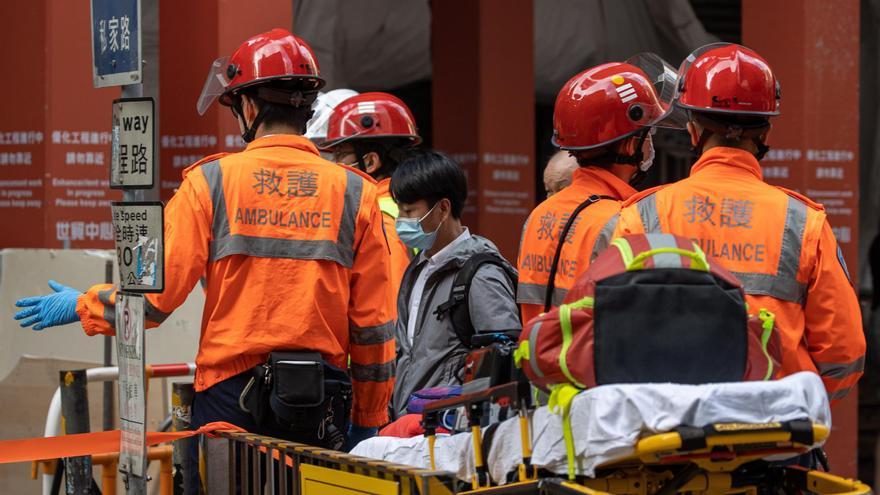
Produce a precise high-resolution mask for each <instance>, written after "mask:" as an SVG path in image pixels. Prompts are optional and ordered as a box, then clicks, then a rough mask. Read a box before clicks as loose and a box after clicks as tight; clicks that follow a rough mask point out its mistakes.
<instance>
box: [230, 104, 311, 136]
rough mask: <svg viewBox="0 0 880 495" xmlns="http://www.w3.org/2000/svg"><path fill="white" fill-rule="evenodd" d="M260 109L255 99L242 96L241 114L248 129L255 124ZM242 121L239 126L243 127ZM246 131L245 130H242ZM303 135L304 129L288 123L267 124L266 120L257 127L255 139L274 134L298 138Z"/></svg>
mask: <svg viewBox="0 0 880 495" xmlns="http://www.w3.org/2000/svg"><path fill="white" fill-rule="evenodd" d="M259 111H260V109H259V107H257V105H256V103H255V102H254V100H253V99H251V98H250V97H249V96H247V95H242V97H241V112H242V116H243V117H244V121H245V122H247V124H248V127H250V125H251V124H252V123H253V121H254V119H255V118H257V114H258V113H259ZM241 124H242V122H241V119H239V125H241ZM242 131H244V129H242ZM302 133H303V131H302V129H300V128H299V127H297V126H295V125H293V124H290V123H286V122H272V123H267V122H266V121H265V120H263V122H261V123H260V125H259V126H258V127H257V132H256V133H255V134H254V139H259V138H261V137H264V136H270V135H273V134H293V135H296V136H301V135H302Z"/></svg>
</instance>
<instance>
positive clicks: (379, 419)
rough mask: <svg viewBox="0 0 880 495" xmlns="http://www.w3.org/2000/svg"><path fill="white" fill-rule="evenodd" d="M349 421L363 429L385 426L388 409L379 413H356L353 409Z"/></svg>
mask: <svg viewBox="0 0 880 495" xmlns="http://www.w3.org/2000/svg"><path fill="white" fill-rule="evenodd" d="M351 421H352V423H354V424H356V425H358V426H363V427H365V428H373V427H375V428H378V427H380V426H385V425H386V424H388V409H387V408H386V409H384V410H382V411H380V412H370V411H358V410H357V409H355V410H352V412H351Z"/></svg>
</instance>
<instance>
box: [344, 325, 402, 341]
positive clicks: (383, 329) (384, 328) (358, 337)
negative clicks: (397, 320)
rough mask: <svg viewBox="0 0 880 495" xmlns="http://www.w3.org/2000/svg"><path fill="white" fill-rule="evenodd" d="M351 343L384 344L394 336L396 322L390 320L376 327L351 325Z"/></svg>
mask: <svg viewBox="0 0 880 495" xmlns="http://www.w3.org/2000/svg"><path fill="white" fill-rule="evenodd" d="M348 329H349V334H350V335H351V343H352V344H357V345H372V344H384V343H385V342H388V341H389V340H391V339H393V338H394V323H393V322H390V321H389V322H388V323H383V324H381V325H376V326H374V327H358V326H355V325H349V327H348Z"/></svg>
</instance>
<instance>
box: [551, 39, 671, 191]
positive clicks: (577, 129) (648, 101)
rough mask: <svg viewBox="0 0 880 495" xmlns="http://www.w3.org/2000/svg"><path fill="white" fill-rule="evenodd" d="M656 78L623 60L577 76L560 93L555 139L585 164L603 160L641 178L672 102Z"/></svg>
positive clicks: (630, 178) (622, 174) (617, 171)
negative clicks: (665, 97) (663, 95)
mask: <svg viewBox="0 0 880 495" xmlns="http://www.w3.org/2000/svg"><path fill="white" fill-rule="evenodd" d="M646 55H647V54H646ZM655 57H656V56H655ZM660 74H661V75H662V74H663V73H662V66H661V73H660ZM653 80H654V78H652V77H649V75H648V74H647V73H646V72H645V70H643V69H642V68H641V67H640V66H637V65H633V64H632V63H618V62H614V63H608V64H603V65H600V66H597V67H593V68H591V69H588V70H585V71H583V72H581V73H580V74H578V75H576V76H574V77H573V78H572V79H570V80H569V81H568V82H567V83H566V85H565V86H564V87H563V88H562V90H561V91H560V92H559V95H558V96H557V98H556V106H555V108H554V112H553V144H555V145H556V146H557V147H559V148H560V149H563V150H567V151H569V152H570V153H571V155H572V156H573V157H574V158H575V160H576V161H577V163H578V165H580V166H582V167H585V166H598V167H601V168H604V169H606V170H608V171H610V172H611V173H613V174H614V175H615V176H617V177H618V178H620V179H621V180H624V181H626V182H630V183H635V182H638V181H639V180H640V179H641V178H642V177H643V176H644V175H645V173H646V172H647V171H648V170H649V169H650V168H651V165H652V164H653V161H654V145H653V140H652V138H651V135H652V133H653V128H654V126H656V125H658V124H659V123H660V122H661V121H663V120H664V119H665V118H666V116H667V114H668V108H669V106H668V104H667V103H664V102H662V101H661V100H660V98H659V96H658V91H657V89H656V85H657V84H660V83H655V82H653ZM662 84H664V85H668V84H670V83H669V82H668V81H666V80H664V81H663V82H662Z"/></svg>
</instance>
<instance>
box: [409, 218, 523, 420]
mask: <svg viewBox="0 0 880 495" xmlns="http://www.w3.org/2000/svg"><path fill="white" fill-rule="evenodd" d="M478 253H495V254H498V256H499V257H501V255H500V254H499V253H498V248H496V247H495V245H494V244H492V242H490V241H489V240H488V239H485V238H483V237H480V236H476V235H472V236H471V237H470V238H469V239H466V240H465V241H463V242H462V243H461V244H459V245H458V246H456V248H455V251H453V252H452V253H451V257H450V259H449V261H447V263H446V264H444V265H443V266H441V267H440V268H439V269H438V270H437V271H436V272H434V273H432V274H431V275H430V277H429V278H428V280H427V282H426V283H425V290H424V292H423V293H422V300H421V305H420V307H419V314H418V315H411V314H409V311H410V297H411V295H412V289H413V285H415V282H416V279H417V278H418V275H419V273H420V272H421V270H422V269H424V267H425V265H426V264H427V262H428V259H427V258H425V256H424V255H419V256H417V257H415V258H414V259H413V260H412V262H410V264H409V267H407V269H406V272H405V273H404V275H403V281H402V283H401V286H400V292H399V295H398V297H397V313H398V316H397V325H396V327H395V336H396V338H397V378H396V382H395V384H394V396H393V399H392V411H393V414H394V416H395V417H400V416H401V415H402V414H405V412H406V411H405V410H406V403H407V401H408V400H409V397H410V395H411V394H412V393H413V392H416V391H418V390H421V389H423V388H428V387H437V386H445V385H458V384H459V383H460V381H461V377H460V376H459V375H460V373H461V370H462V369H463V365H464V360H465V358H466V357H467V354H468V349H467V348H466V347H465V346H464V345H463V344H462V343H461V342H460V341H459V339H458V337H457V336H456V334H455V330H454V329H453V328H452V322H451V321H450V318H449V316H448V315H446V316H445V317H443V319H438V318H437V316H436V315H435V314H434V311H436V309H437V307H438V306H439V305H441V304H443V303H444V302H446V301H447V300H448V299H449V291H450V289H451V288H452V282H453V280H454V279H455V274H456V273H457V272H458V269H459V268H461V266H462V265H464V263H465V262H466V261H467V260H468V259H469V258H470V257H471V256H473V255H475V254H478ZM502 259H503V258H502ZM514 291H515V289H514V287H512V286H511V285H510V282H508V280H507V277H506V275H505V274H504V271H503V270H502V269H501V268H499V267H497V266H495V265H490V264H486V265H482V266H481V267H480V269H479V270H478V271H477V273H476V274H475V275H474V278H473V281H472V282H471V288H470V294H469V297H468V305H469V308H470V316H471V322H473V325H474V328H475V330H476V331H477V332H495V331H502V330H512V329H517V330H518V329H521V328H522V324H521V323H520V320H519V309H518V308H517V305H516V294H515V292H514ZM410 318H418V321H417V324H416V327H415V333H414V335H413V344H412V346H410V344H409V339H408V338H407V331H406V329H407V324H408V322H409V319H410Z"/></svg>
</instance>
